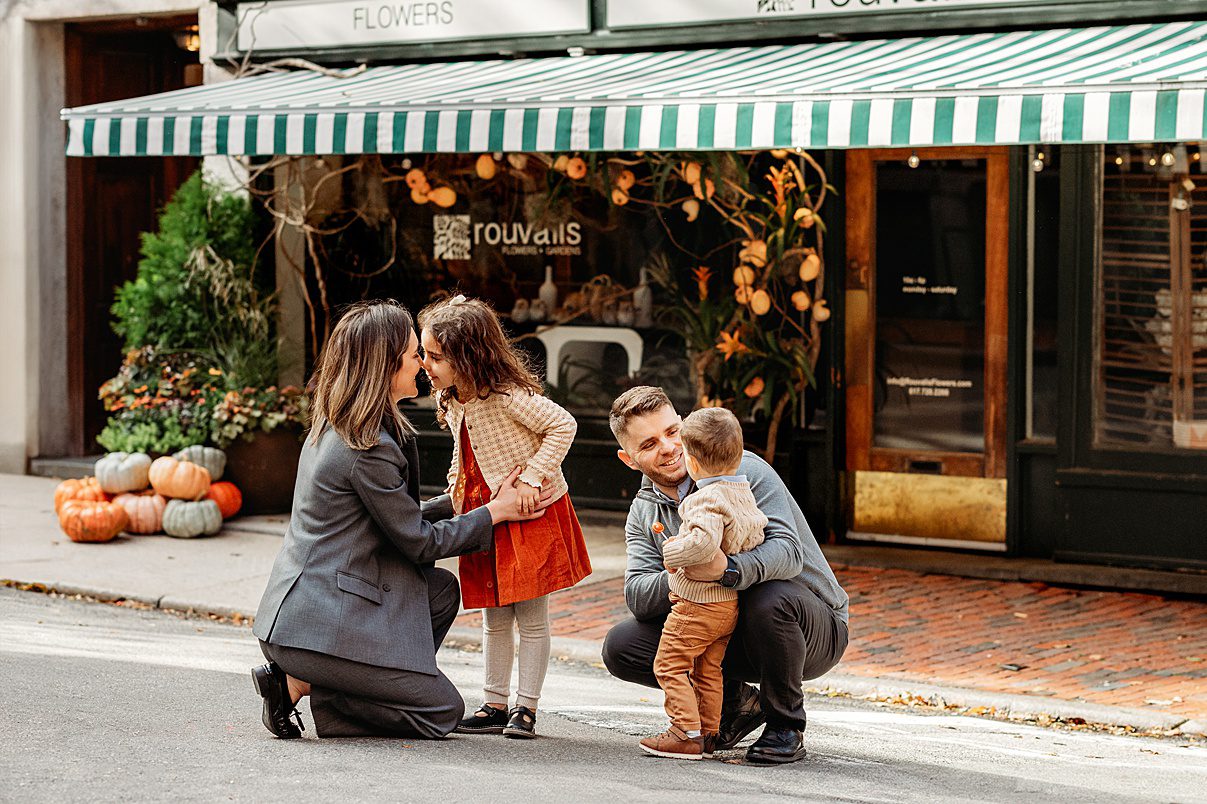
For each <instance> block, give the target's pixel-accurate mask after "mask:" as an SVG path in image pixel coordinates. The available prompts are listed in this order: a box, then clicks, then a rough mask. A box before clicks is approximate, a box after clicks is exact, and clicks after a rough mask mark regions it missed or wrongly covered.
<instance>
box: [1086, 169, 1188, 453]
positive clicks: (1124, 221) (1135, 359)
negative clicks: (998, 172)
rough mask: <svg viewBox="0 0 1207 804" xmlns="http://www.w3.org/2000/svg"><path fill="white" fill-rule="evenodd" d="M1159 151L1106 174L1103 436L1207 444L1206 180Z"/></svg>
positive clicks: (1100, 352) (1122, 441)
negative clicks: (1158, 160)
mask: <svg viewBox="0 0 1207 804" xmlns="http://www.w3.org/2000/svg"><path fill="white" fill-rule="evenodd" d="M1153 153H1155V151H1151V150H1150V151H1147V152H1145V151H1141V150H1129V151H1128V152H1125V153H1120V152H1116V153H1110V154H1109V155H1108V159H1107V162H1106V168H1105V171H1104V175H1103V194H1102V241H1101V261H1100V282H1099V295H1098V310H1097V313H1098V317H1097V321H1098V324H1099V329H1098V345H1097V358H1098V359H1097V367H1096V370H1097V384H1096V386H1097V387H1096V394H1095V402H1096V413H1097V415H1096V429H1095V436H1096V443H1097V444H1098V445H1099V446H1137V447H1141V446H1146V447H1151V446H1158V447H1175V446H1177V447H1199V446H1201V447H1203V448H1207V432H1204V433H1203V434H1202V442H1203V443H1202V444H1200V443H1199V440H1200V439H1199V438H1198V434H1199V431H1200V429H1203V430H1207V178H1204V177H1202V176H1201V175H1200V176H1199V181H1200V183H1202V184H1203V185H1205V186H1202V187H1196V186H1195V185H1194V182H1193V181H1192V180H1191V179H1190V178H1189V176H1188V173H1187V172H1175V170H1177V169H1178V168H1182V169H1183V170H1184V171H1188V168H1189V164H1190V162H1189V160H1187V159H1186V158H1185V151H1184V150H1182V151H1181V152H1180V158H1179V159H1178V161H1177V163H1176V165H1175V166H1170V167H1173V169H1172V170H1171V169H1168V168H1167V167H1157V166H1155V165H1153V164H1152V162H1153V157H1152V156H1151V154H1153ZM1121 157H1123V158H1121ZM1200 425H1201V428H1200Z"/></svg>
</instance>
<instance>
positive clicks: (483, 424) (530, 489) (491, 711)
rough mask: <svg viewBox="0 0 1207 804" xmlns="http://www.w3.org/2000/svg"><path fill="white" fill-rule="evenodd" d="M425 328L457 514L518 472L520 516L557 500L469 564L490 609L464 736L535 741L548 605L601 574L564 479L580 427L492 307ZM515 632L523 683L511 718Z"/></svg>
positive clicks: (474, 597)
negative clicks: (477, 701) (548, 393)
mask: <svg viewBox="0 0 1207 804" xmlns="http://www.w3.org/2000/svg"><path fill="white" fill-rule="evenodd" d="M419 327H420V330H421V334H420V341H421V343H422V345H423V349H424V351H425V352H426V356H425V358H424V362H423V367H424V370H425V371H426V372H427V375H428V377H429V378H430V379H431V382H432V394H433V396H434V397H435V399H436V417H437V419H438V420H439V421H440V423H441V425H442V426H443V427H446V428H447V429H449V430H450V431H451V432H452V434H453V461H452V466H451V467H450V468H449V473H448V482H449V486H448V491H449V493H450V494H451V495H452V499H453V508H454V510H455V511H456V513H458V514H461V513H464V512H466V511H469V510H472V509H474V508H477V507H479V506H481V505H485V504H486V503H488V502H489V501H490V499H491V497H492V496H493V494H494V493H495V491H496V490H497V489H498V488H499V484H500V483H501V482H502V481H503V480H504V479H506V478H507V476H508V475H509V474H511V472H512V471H514V470H515V468H516V467H517V466H518V467H522V470H523V471H522V472H521V473H520V477H519V480H518V481H516V484H515V485H516V489H517V490H518V491H519V496H520V501H519V503H518V505H519V513H521V514H524V513H531V512H532V511H533V510H535V509H536V507H537V506H538V505H539V504H540V498H541V494H542V492H543V491H546V490H547V491H550V492H551V493H552V502H551V503H550V504H549V506H548V508H546V509H545V513H544V516H541V517H540V518H538V519H531V520H527V521H524V522H522V523H519V522H516V523H504V524H500V525H499V526H498V527H496V528H495V529H494V547H493V548H492V549H490V550H489V551H487V552H483V553H474V554H471V555H463V556H461V558H460V575H461V594H462V600H463V602H464V604H465V607H466V608H481V609H482V628H483V639H482V653H483V654H484V658H485V663H486V683H485V687H484V691H485V699H486V703H484V704H483V705H482V708H481V709H479V710H478V711H477V712H475V713H474V714H472V715H470V716H469V717H467V718H465V719H464V720H462V721H461V723H460V725H458V726H457V731H459V732H462V733H470V734H498V733H500V732H502V733H503V735H504V736H506V737H521V738H524V737H533V736H535V734H536V708H537V700H538V699H539V698H540V696H541V687H542V685H543V684H544V681H545V671H546V670H547V669H548V665H549V645H550V638H549V593H550V592H555V591H557V590H558V589H565V588H567V587H570V586H573V585H574V584H576V583H578V582H579V581H581V580H582V579H583V578H585V577H586V576H587V575H589V574H590V573H591V562H590V561H589V560H588V558H587V546H586V544H585V542H584V540H583V532H582V528H581V527H580V526H579V523H578V517H577V516H575V513H574V506H573V505H571V504H570V497H569V495H568V494H567V493H566V492H567V488H566V479H565V477H563V476H562V470H561V463H562V459H563V458H565V457H566V452H567V451H568V450H569V449H570V443H571V442H572V441H573V440H574V433H575V431H576V430H577V429H578V425H577V423H576V422H575V421H574V418H573V417H572V416H571V415H570V414H569V413H567V412H566V411H565V410H564V409H563V408H561V407H560V406H558V405H557V404H555V403H554V402H552V401H550V400H549V399H547V398H545V397H544V396H542V395H541V383H540V381H539V380H538V379H537V378H536V376H535V375H534V374H533V373H532V371H531V370H530V369H529V368H528V365H527V362H526V361H525V359H524V357H523V356H522V354H521V353H520V352H519V351H518V350H517V349H516V348H515V347H514V346H513V345H512V344H511V342H510V341H509V340H508V339H507V336H506V335H504V334H503V328H502V327H501V326H500V325H499V319H498V317H497V316H496V315H495V313H494V311H493V310H492V309H491V308H490V307H488V306H487V305H486V304H485V303H484V302H482V301H479V300H477V299H466V298H465V297H464V296H454V297H452V298H449V299H445V300H442V301H439V302H437V303H435V304H432V305H429V306H428V307H427V308H425V309H424V310H423V311H422V312H420V313H419ZM515 625H518V626H519V631H520V678H519V685H518V687H517V689H516V705H515V706H514V707H512V709H511V711H510V712H508V710H507V703H508V700H509V698H510V696H511V662H512V658H513V657H514V655H515V638H514V634H513V628H514V626H515Z"/></svg>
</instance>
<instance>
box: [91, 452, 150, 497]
mask: <svg viewBox="0 0 1207 804" xmlns="http://www.w3.org/2000/svg"><path fill="white" fill-rule="evenodd" d="M150 471H151V456H150V455H147V454H146V453H145V452H110V453H109V454H108V455H106V456H105V457H103V458H101V459H99V460H98V461H97V462H96V466H95V467H94V470H93V473H94V474H95V475H96V482H97V483H99V484H100V487H101V490H102V491H104V492H105V493H107V494H122V493H123V492H127V491H142V490H143V489H145V488H146V487H147V484H148V483H149V482H150V481H149V480H148V476H149V474H150Z"/></svg>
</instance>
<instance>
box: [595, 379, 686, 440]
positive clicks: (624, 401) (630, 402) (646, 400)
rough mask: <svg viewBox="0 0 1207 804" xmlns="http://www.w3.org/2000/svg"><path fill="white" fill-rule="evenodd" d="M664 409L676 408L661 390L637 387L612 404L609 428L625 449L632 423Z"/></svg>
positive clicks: (652, 387)
mask: <svg viewBox="0 0 1207 804" xmlns="http://www.w3.org/2000/svg"><path fill="white" fill-rule="evenodd" d="M664 407H674V406H673V405H671V400H670V397H668V396H667V395H666V392H665V391H663V390H662V389H661V388H656V387H654V386H653V385H638V386H635V387H633V388H630V389H629V390H627V391H625V392H624V393H623V394H621V395H620V396H618V397H616V401H615V402H613V403H612V410H611V412H609V413H608V426H609V427H611V428H612V435H614V436H616V441H617V442H618V443H619V444H620V446H621V447H623V446H624V437H625V434H626V433H627V432H628V430H629V422H630V421H632V420H633V419H635V418H637V417H638V416H645V415H646V414H649V413H653V412H654V411H657V410H662V408H664Z"/></svg>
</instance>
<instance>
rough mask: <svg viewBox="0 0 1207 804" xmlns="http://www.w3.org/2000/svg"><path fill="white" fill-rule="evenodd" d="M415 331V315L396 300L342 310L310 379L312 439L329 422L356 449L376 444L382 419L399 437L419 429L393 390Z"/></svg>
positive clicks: (355, 305) (315, 438)
mask: <svg viewBox="0 0 1207 804" xmlns="http://www.w3.org/2000/svg"><path fill="white" fill-rule="evenodd" d="M414 333H415V322H414V321H413V320H412V318H411V314H410V313H409V312H407V309H406V308H405V307H403V306H402V305H401V304H399V303H398V302H396V301H394V300H393V299H384V300H378V301H368V302H359V303H357V304H354V305H352V306H351V307H349V308H348V309H347V311H345V312H344V314H343V316H341V317H340V320H339V323H337V324H336V325H335V329H334V330H333V331H332V333H331V337H330V338H328V339H327V345H326V346H324V347H323V352H322V354H321V355H319V359H318V365H317V367H316V368H315V370H314V374H313V376H311V378H310V384H309V391H310V398H311V414H312V415H311V420H312V426H311V430H310V441H311V443H317V442H318V439H319V436H321V435H322V434H323V431H324V430H325V429H326V428H327V427H328V426H330V427H331V429H332V430H334V431H335V432H336V433H338V434H339V437H340V438H342V439H343V440H344V443H345V444H347V445H348V446H349V447H351V448H352V449H357V450H365V449H370V448H371V447H373V446H374V445H376V444H377V441H378V439H379V438H380V437H381V427H382V424H383V423H384V424H385V425H386V426H387V427H389V428H390V429H392V430H393V431H394V434H395V436H403V435H410V434H413V433H414V432H415V428H414V427H412V426H411V423H410V422H409V421H407V418H406V416H403V415H402V411H400V410H399V409H398V405H397V404H395V402H394V398H393V395H392V394H391V392H390V386H391V385H392V384H393V379H394V375H395V374H396V373H397V372H398V369H400V368H402V360H403V357H404V355H405V351H406V348H407V346H408V345H409V343H410V340H411V338H412V337H414Z"/></svg>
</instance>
